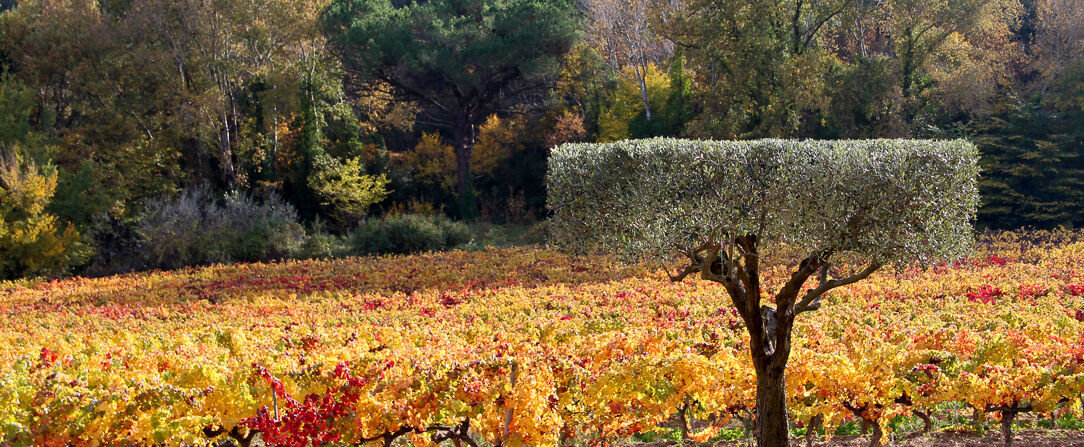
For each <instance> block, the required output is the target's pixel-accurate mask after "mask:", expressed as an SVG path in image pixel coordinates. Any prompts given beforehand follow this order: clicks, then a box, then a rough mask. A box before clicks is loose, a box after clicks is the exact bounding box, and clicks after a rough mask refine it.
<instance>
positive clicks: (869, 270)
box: [794, 261, 883, 315]
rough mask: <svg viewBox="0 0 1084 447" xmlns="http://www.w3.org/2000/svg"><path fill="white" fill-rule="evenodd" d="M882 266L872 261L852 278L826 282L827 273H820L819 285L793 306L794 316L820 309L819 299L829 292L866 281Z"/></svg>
mask: <svg viewBox="0 0 1084 447" xmlns="http://www.w3.org/2000/svg"><path fill="white" fill-rule="evenodd" d="M882 265H883V264H881V263H880V262H876V261H874V262H871V263H870V264H869V266H867V267H866V268H865V270H862V271H861V272H858V273H856V274H854V275H852V276H848V277H846V278H838V279H831V280H827V281H824V279H827V274H826V273H827V272H825V273H822V274H821V279H822V281H821V283H820V284H819V285H817V287H816V288H814V289H813V290H810V291H809V292H806V294H805V296H803V297H802V300H801V301H799V302H798V304H797V305H796V306H795V308H794V313H795V315H797V314H800V313H802V312H808V311H811V310H816V309H818V308H820V298H821V296H823V295H824V294H825V293H827V292H828V291H829V290H832V289H834V288H836V287H843V286H846V285H850V284H854V283H856V282H858V281H861V280H863V279H866V278H868V277H869V275H872V274H873V272H876V271H877V270H878V269H880V268H881V266H882Z"/></svg>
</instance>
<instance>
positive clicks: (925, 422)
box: [911, 410, 933, 433]
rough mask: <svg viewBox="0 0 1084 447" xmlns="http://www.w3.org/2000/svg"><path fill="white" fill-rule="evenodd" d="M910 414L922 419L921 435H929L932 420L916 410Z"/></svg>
mask: <svg viewBox="0 0 1084 447" xmlns="http://www.w3.org/2000/svg"><path fill="white" fill-rule="evenodd" d="M911 414H914V415H915V416H918V418H919V419H922V433H929V432H930V430H932V429H933V419H932V418H930V415H928V414H926V413H925V412H922V411H918V410H913V411H911Z"/></svg>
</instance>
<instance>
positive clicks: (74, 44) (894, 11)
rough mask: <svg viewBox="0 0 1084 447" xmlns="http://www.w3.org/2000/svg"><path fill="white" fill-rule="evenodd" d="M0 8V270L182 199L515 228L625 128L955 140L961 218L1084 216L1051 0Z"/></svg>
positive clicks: (1069, 16) (1075, 36) (57, 267)
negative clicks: (975, 207) (971, 175)
mask: <svg viewBox="0 0 1084 447" xmlns="http://www.w3.org/2000/svg"><path fill="white" fill-rule="evenodd" d="M0 11H2V12H0V148H2V149H0V151H2V152H3V157H2V158H0V162H2V164H3V169H2V170H0V171H2V172H0V174H2V175H0V188H2V190H0V213H2V215H0V257H5V258H11V259H15V258H19V259H21V260H19V261H18V262H15V261H11V262H9V264H12V266H11V267H5V268H9V269H10V272H9V273H4V276H6V277H15V276H21V275H23V274H44V272H59V271H73V269H75V270H78V269H86V268H87V266H88V265H90V264H94V263H96V262H98V263H100V262H105V261H102V256H103V254H108V253H110V252H112V251H117V250H121V249H122V248H123V247H129V248H128V249H129V250H132V249H133V248H131V247H136V246H138V244H139V243H140V241H144V242H145V241H146V240H148V238H147V237H146V236H141V233H140V230H139V228H143V227H140V223H141V220H142V219H144V218H147V217H148V216H151V215H154V216H157V217H155V219H156V220H155V222H157V224H156V225H159V226H161V225H165V223H164V222H169V220H168V219H167V220H162V219H163V218H162V216H160V215H157V214H153V213H152V211H155V212H157V211H156V210H162V209H175V208H170V207H168V206H166V205H167V204H170V203H174V202H176V203H182V202H183V200H181V199H182V198H183V197H197V196H198V197H210V199H208V200H212V201H217V202H218V205H220V206H209V205H208V206H204V205H200V206H196V205H192V207H190V208H191V209H203V210H208V209H233V208H230V206H234V205H229V204H228V203H226V202H227V201H229V200H233V202H229V203H234V204H238V203H249V202H252V203H253V206H257V205H259V206H264V205H267V204H280V205H281V206H285V207H290V208H292V209H291V210H288V211H289V212H288V213H286V214H275V213H272V212H271V211H268V213H269V214H267V215H272V214H274V215H275V216H279V217H276V219H278V218H280V217H281V216H286V215H288V216H294V215H296V220H297V221H299V222H300V223H302V224H305V226H306V227H308V228H309V229H310V230H311V229H312V228H316V229H317V230H319V231H323V232H330V233H333V234H344V233H347V232H350V231H354V230H355V229H356V228H359V225H360V224H361V223H362V222H364V221H365V220H366V219H368V218H370V217H371V216H374V215H383V214H388V213H392V214H396V213H411V212H413V213H423V214H446V215H450V216H453V217H460V218H478V217H480V218H482V219H483V220H486V221H491V222H498V223H501V222H514V223H523V222H529V221H531V220H533V219H537V218H539V217H542V216H543V215H544V213H545V210H544V201H545V190H544V186H543V181H542V175H543V173H544V172H545V160H546V157H547V154H548V150H549V148H551V147H553V146H555V145H557V144H561V143H565V142H602V141H613V140H620V139H625V138H642V137H652V136H676V137H689V138H713V139H748V138H762V137H784V138H821V139H840V138H878V137H904V138H959V137H962V138H968V139H971V140H972V141H974V142H975V143H976V145H977V146H978V148H979V150H980V153H981V164H982V167H983V174H982V178H981V180H980V185H981V188H980V189H981V194H982V204H981V207H980V210H979V222H978V224H979V227H980V228H983V227H987V228H990V227H992V228H1012V227H1021V226H1033V227H1041V228H1050V227H1056V226H1080V225H1081V224H1082V223H1084V208H1082V207H1084V205H1082V204H1084V192H1082V191H1084V157H1082V156H1081V152H1082V148H1084V4H1082V3H1081V2H1079V1H1076V0H686V1H683V2H673V1H662V0H580V1H578V2H573V1H568V0H431V1H427V2H407V1H404V0H320V1H311V2H309V1H306V2H296V1H293V0H19V1H18V2H16V1H14V0H4V1H3V2H0ZM197 190H199V191H201V192H199V193H198V194H197V193H195V192H194V191H197ZM182 192H184V194H187V196H185V195H184V194H182ZM229 194H233V195H232V196H231V195H229ZM182 196H183V197H182ZM241 196H243V197H244V199H241V198H239V197H241ZM216 197H217V198H216ZM230 197H233V199H230ZM236 206H240V205H236ZM246 206H247V205H246ZM267 206H271V205H267ZM275 206H279V205H275ZM176 209H181V208H176ZM238 209H239V208H238ZM291 213H293V214H291ZM314 225H315V227H314ZM144 227H146V225H144ZM291 228H293V227H291ZM261 231H263V230H261ZM290 232H295V230H290ZM291 234H292V233H291ZM167 239H168V238H167ZM242 239H243V238H242ZM239 240H240V239H239ZM244 240H248V239H244ZM246 250H247V249H246ZM257 251H258V252H261V253H263V252H266V253H280V252H281V250H278V249H275V250H263V251H260V250H257ZM25 253H42V254H43V255H42V256H43V258H42V259H40V260H35V261H29V260H27V259H26V258H27V256H28V255H25ZM107 257H108V256H107ZM95 259H97V260H95ZM24 260H26V261H27V262H29V264H27V262H24ZM16 264H17V265H16ZM24 264H25V265H24ZM5 265H6V264H5Z"/></svg>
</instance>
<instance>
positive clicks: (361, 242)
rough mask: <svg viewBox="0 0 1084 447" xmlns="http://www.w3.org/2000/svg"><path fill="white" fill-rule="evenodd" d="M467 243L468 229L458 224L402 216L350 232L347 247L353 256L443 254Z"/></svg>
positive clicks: (367, 224)
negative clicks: (351, 233) (350, 246)
mask: <svg viewBox="0 0 1084 447" xmlns="http://www.w3.org/2000/svg"><path fill="white" fill-rule="evenodd" d="M470 240H471V232H470V229H469V228H467V226H466V225H464V224H463V223H461V222H455V221H452V220H451V219H448V218H446V217H435V216H434V217H431V216H421V215H417V214H406V215H397V216H388V217H384V218H382V219H372V220H369V221H368V222H366V223H365V224H363V225H361V226H360V227H358V229H357V230H355V231H354V233H353V235H352V237H351V245H352V246H353V249H354V251H355V253H357V254H388V253H397V254H404V253H416V252H422V251H435V250H446V249H450V248H454V247H456V246H458V245H462V244H465V243H467V242H470Z"/></svg>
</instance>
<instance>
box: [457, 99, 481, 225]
mask: <svg viewBox="0 0 1084 447" xmlns="http://www.w3.org/2000/svg"><path fill="white" fill-rule="evenodd" d="M452 137H453V139H454V149H455V182H456V185H455V187H456V188H455V189H456V194H458V195H459V204H460V213H461V214H462V217H474V216H475V214H476V213H477V210H476V208H477V204H476V203H475V200H474V182H473V178H472V175H471V171H470V162H471V157H472V155H473V152H474V141H475V132H474V125H473V124H470V123H468V122H466V120H465V119H464V120H462V121H460V122H459V123H456V125H455V128H454V131H453V135H452Z"/></svg>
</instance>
